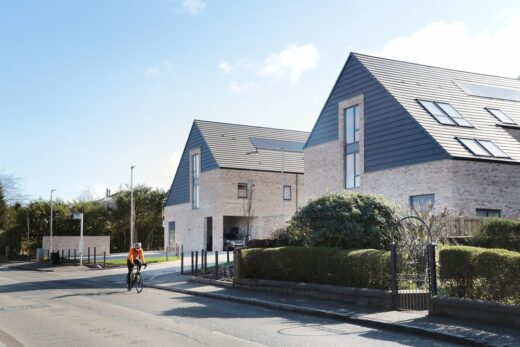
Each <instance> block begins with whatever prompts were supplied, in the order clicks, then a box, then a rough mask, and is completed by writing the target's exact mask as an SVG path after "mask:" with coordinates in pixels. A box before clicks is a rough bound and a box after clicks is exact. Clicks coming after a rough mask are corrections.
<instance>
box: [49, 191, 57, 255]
mask: <svg viewBox="0 0 520 347" xmlns="http://www.w3.org/2000/svg"><path fill="white" fill-rule="evenodd" d="M55 191H56V189H51V230H50V234H51V237H50V238H51V247H50V248H51V253H52V250H53V248H52V193H54V192H55Z"/></svg>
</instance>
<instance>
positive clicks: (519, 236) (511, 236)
mask: <svg viewBox="0 0 520 347" xmlns="http://www.w3.org/2000/svg"><path fill="white" fill-rule="evenodd" d="M472 243H473V244H474V245H475V246H480V247H486V248H504V249H508V250H510V251H515V252H520V221H518V220H512V219H505V218H489V219H487V220H486V221H485V222H484V223H483V224H482V226H481V227H480V228H479V230H478V231H477V232H476V233H475V234H474V235H473V240H472Z"/></svg>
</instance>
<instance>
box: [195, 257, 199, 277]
mask: <svg viewBox="0 0 520 347" xmlns="http://www.w3.org/2000/svg"><path fill="white" fill-rule="evenodd" d="M198 274H199V251H195V276H197V275H198Z"/></svg>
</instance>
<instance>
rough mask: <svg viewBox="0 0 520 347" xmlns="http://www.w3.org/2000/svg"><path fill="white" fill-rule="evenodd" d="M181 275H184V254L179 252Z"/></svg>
mask: <svg viewBox="0 0 520 347" xmlns="http://www.w3.org/2000/svg"><path fill="white" fill-rule="evenodd" d="M181 275H184V253H182V252H181Z"/></svg>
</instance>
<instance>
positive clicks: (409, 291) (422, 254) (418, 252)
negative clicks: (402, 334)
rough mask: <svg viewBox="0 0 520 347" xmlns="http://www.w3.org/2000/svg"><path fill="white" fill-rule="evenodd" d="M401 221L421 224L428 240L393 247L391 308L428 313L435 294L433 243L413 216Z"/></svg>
mask: <svg viewBox="0 0 520 347" xmlns="http://www.w3.org/2000/svg"><path fill="white" fill-rule="evenodd" d="M404 219H417V220H419V221H420V222H422V223H423V225H424V226H425V227H426V230H427V231H428V234H429V235H428V236H429V239H428V240H426V239H424V238H415V239H414V238H410V239H405V240H399V241H398V242H397V243H393V244H392V246H391V256H392V293H393V295H394V306H395V307H396V308H397V309H400V310H427V309H428V306H429V304H430V298H431V297H432V295H437V279H436V270H435V244H434V243H433V242H432V238H431V232H430V230H429V227H428V225H427V224H426V223H424V221H423V220H422V219H420V218H417V217H413V216H412V217H405V218H403V220H404ZM401 221H402V220H401Z"/></svg>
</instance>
